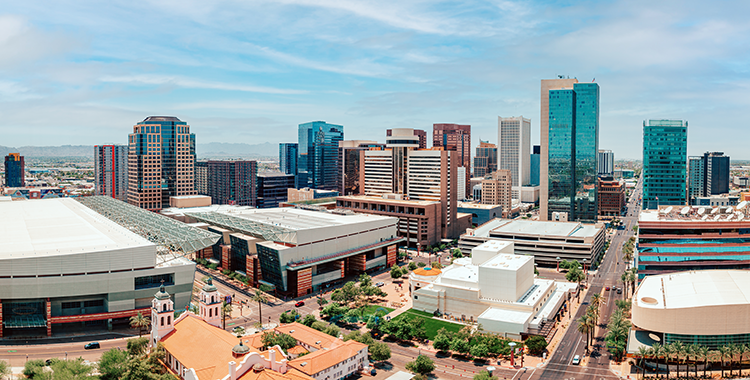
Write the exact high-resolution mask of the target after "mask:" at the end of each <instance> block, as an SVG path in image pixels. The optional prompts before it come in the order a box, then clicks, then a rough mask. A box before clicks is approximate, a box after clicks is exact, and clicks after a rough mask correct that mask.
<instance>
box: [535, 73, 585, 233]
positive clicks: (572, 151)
mask: <svg viewBox="0 0 750 380" xmlns="http://www.w3.org/2000/svg"><path fill="white" fill-rule="evenodd" d="M548 93H549V100H548V102H547V106H548V112H549V115H548V125H547V127H548V130H547V139H548V140H547V144H548V146H547V153H548V156H547V160H546V161H547V164H548V165H547V173H546V174H547V176H546V177H547V178H546V181H547V184H546V194H542V197H543V198H542V200H541V202H542V204H544V203H545V199H544V198H546V207H543V208H542V209H541V211H540V212H541V213H540V215H542V217H544V218H546V219H547V220H548V219H550V218H551V216H552V214H553V213H557V214H561V213H567V214H568V215H567V219H568V220H581V221H596V219H597V216H598V212H597V206H598V204H597V197H596V185H597V183H596V181H597V158H598V152H599V85H598V84H596V83H574V84H573V88H572V89H551V90H549V91H548ZM542 152H543V153H544V149H542ZM542 161H545V160H544V157H542ZM542 181H544V178H542ZM544 192H545V187H544V185H543V188H542V193H544ZM545 195H546V197H545ZM545 212H546V213H545Z"/></svg>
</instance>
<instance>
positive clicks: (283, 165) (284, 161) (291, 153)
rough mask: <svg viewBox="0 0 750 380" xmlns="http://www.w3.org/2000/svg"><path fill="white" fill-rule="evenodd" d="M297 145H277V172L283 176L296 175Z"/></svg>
mask: <svg viewBox="0 0 750 380" xmlns="http://www.w3.org/2000/svg"><path fill="white" fill-rule="evenodd" d="M298 158H299V145H298V144H297V143H281V144H279V171H280V172H282V173H284V174H291V175H294V176H296V175H297V160H298Z"/></svg>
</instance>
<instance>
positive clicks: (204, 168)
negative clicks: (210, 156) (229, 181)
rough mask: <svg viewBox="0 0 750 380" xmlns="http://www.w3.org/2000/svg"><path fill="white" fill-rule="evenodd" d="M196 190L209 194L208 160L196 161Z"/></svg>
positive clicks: (201, 193) (199, 192)
mask: <svg viewBox="0 0 750 380" xmlns="http://www.w3.org/2000/svg"><path fill="white" fill-rule="evenodd" d="M194 182H195V191H196V192H197V193H198V194H200V195H208V161H196V162H195V179H194Z"/></svg>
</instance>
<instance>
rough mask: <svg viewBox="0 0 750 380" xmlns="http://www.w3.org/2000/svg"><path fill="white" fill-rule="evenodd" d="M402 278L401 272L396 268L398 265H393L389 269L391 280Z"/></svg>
mask: <svg viewBox="0 0 750 380" xmlns="http://www.w3.org/2000/svg"><path fill="white" fill-rule="evenodd" d="M401 276H403V272H401V268H399V267H398V265H396V264H393V266H392V267H391V278H394V279H395V278H399V277H401Z"/></svg>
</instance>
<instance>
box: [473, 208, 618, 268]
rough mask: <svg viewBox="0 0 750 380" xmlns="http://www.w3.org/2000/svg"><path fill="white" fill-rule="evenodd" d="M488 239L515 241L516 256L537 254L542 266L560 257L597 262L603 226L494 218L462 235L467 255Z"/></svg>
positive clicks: (601, 242)
mask: <svg viewBox="0 0 750 380" xmlns="http://www.w3.org/2000/svg"><path fill="white" fill-rule="evenodd" d="M489 240H507V241H512V242H513V243H514V244H515V253H516V254H517V255H529V256H534V260H535V262H536V263H538V264H539V265H545V266H555V265H556V264H557V262H558V260H578V262H581V263H584V260H586V261H585V262H586V263H589V265H590V264H591V263H594V262H596V261H597V260H598V259H599V257H600V256H601V254H602V253H603V252H602V250H603V248H604V240H605V233H604V225H603V224H600V223H598V224H583V223H580V222H546V221H536V220H507V219H494V220H491V221H489V222H487V223H485V224H483V225H481V226H479V227H477V228H474V229H469V230H467V231H466V233H465V234H463V235H461V239H459V241H458V247H459V248H460V249H461V251H462V252H463V253H464V254H468V253H470V252H471V250H472V249H473V248H474V247H476V246H478V245H480V244H482V243H484V242H486V241H489Z"/></svg>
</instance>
